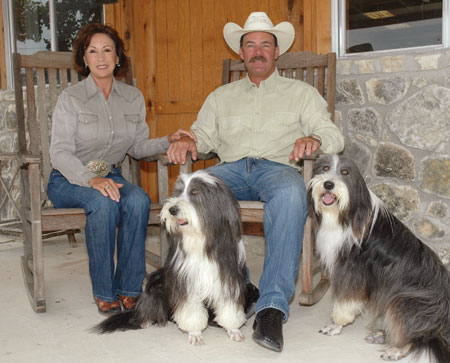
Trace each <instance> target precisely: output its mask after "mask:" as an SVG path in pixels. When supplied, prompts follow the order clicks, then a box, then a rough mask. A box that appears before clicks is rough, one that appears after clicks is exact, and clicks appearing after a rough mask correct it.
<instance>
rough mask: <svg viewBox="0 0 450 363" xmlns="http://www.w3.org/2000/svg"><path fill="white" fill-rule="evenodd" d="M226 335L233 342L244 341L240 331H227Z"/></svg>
mask: <svg viewBox="0 0 450 363" xmlns="http://www.w3.org/2000/svg"><path fill="white" fill-rule="evenodd" d="M227 333H228V336H229V337H230V339H231V340H232V341H233V342H242V341H243V340H244V339H245V337H244V334H242V333H241V331H240V329H228V330H227Z"/></svg>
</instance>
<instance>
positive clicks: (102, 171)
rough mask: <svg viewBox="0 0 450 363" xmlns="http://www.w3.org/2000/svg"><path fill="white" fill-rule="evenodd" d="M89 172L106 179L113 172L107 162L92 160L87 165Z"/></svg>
mask: <svg viewBox="0 0 450 363" xmlns="http://www.w3.org/2000/svg"><path fill="white" fill-rule="evenodd" d="M86 167H87V168H88V170H89V171H90V172H92V173H94V174H97V175H98V176H101V177H105V176H107V175H108V174H109V173H110V171H111V164H110V163H108V162H106V161H105V160H91V161H89V162H88V163H87V164H86Z"/></svg>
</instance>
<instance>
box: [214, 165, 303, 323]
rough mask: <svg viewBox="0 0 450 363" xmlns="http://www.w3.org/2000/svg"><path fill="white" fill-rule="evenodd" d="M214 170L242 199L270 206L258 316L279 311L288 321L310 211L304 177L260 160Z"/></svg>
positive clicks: (220, 166)
mask: <svg viewBox="0 0 450 363" xmlns="http://www.w3.org/2000/svg"><path fill="white" fill-rule="evenodd" d="M208 171H210V172H211V173H213V174H214V175H216V176H218V177H220V178H222V179H223V180H224V181H225V182H226V183H227V184H228V186H229V187H230V188H231V190H232V191H233V194H234V195H235V197H236V198H237V199H238V200H253V201H255V200H256V201H262V202H264V203H265V206H264V234H265V240H266V253H265V257H264V270H263V274H262V276H261V279H260V280H259V290H260V298H259V300H258V302H257V303H256V312H257V313H258V312H259V311H261V310H263V309H265V308H275V309H278V310H281V311H282V312H283V313H284V314H285V320H286V319H287V316H288V314H289V300H290V299H291V298H292V296H293V294H294V290H295V279H296V277H297V273H298V266H299V256H300V251H301V246H302V242H303V230H304V224H305V221H306V217H307V213H308V208H307V201H306V190H305V183H304V181H303V178H302V176H301V175H300V174H299V173H298V171H297V170H296V169H295V168H293V167H290V166H288V165H284V164H280V163H276V162H273V161H269V160H264V159H254V158H247V159H241V160H238V161H235V162H232V163H224V164H220V165H216V166H213V167H210V168H208Z"/></svg>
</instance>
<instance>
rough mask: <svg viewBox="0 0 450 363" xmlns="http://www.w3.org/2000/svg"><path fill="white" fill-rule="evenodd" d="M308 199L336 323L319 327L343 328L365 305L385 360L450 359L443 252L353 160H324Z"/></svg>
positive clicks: (372, 338)
mask: <svg viewBox="0 0 450 363" xmlns="http://www.w3.org/2000/svg"><path fill="white" fill-rule="evenodd" d="M308 198H309V205H310V212H309V214H310V217H311V219H312V221H313V224H315V226H316V231H317V235H316V245H317V250H318V253H319V256H320V259H321V262H322V263H323V265H324V266H325V267H326V270H327V272H328V274H329V277H330V280H331V286H332V293H333V310H332V315H331V318H332V321H333V325H330V326H327V327H325V328H324V329H322V330H321V332H322V333H324V334H327V335H335V334H339V333H340V332H341V330H342V327H343V326H345V325H347V324H350V323H352V322H353V321H354V319H355V318H356V316H358V315H359V314H360V313H362V312H363V311H367V312H368V313H369V314H371V316H372V317H373V318H374V323H373V325H372V328H373V329H374V331H373V333H372V334H370V335H369V336H368V337H367V338H366V340H368V341H369V342H370V343H386V344H387V345H388V347H387V349H386V350H385V352H384V354H383V355H382V357H383V358H384V359H386V360H397V359H400V358H402V357H404V356H406V355H408V354H409V353H410V352H414V353H416V354H418V353H422V352H424V351H425V352H427V353H431V355H430V354H429V355H430V356H431V357H433V356H434V359H435V360H436V361H437V362H440V363H448V362H450V275H449V272H448V271H447V270H446V268H445V266H444V265H443V264H442V262H441V261H440V260H439V257H438V256H437V255H436V254H435V253H434V252H433V251H432V250H431V249H430V248H429V247H428V246H426V245H425V244H424V243H422V242H421V241H420V240H419V239H418V238H417V237H415V236H414V234H413V233H412V232H411V231H410V230H409V229H408V228H407V227H406V226H405V225H404V224H402V223H401V222H400V221H399V220H398V219H397V218H396V217H395V216H394V215H393V214H392V213H390V212H389V211H388V210H387V209H386V208H385V207H384V205H383V203H382V202H381V201H380V199H378V198H377V197H376V196H375V195H374V194H373V193H372V192H371V191H370V190H369V189H368V188H367V186H366V184H365V182H364V179H363V177H362V176H361V174H360V172H359V170H358V168H357V166H356V165H355V164H354V163H353V161H351V160H350V159H348V158H344V157H338V156H337V155H324V156H322V157H321V158H319V160H317V162H316V163H315V165H314V170H313V178H312V180H311V182H310V184H309V188H308ZM377 324H378V326H377ZM375 328H379V330H375Z"/></svg>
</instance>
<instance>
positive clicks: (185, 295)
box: [95, 170, 246, 345]
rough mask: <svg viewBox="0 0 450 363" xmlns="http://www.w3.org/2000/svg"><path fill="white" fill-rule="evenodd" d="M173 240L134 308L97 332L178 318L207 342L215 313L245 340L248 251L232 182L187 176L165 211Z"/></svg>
mask: <svg viewBox="0 0 450 363" xmlns="http://www.w3.org/2000/svg"><path fill="white" fill-rule="evenodd" d="M161 222H162V223H163V225H164V226H165V228H166V231H167V235H168V239H169V252H168V256H167V262H166V264H165V265H164V267H163V268H161V269H160V270H157V271H155V272H154V273H152V274H151V275H150V277H149V279H148V282H147V284H146V287H145V291H144V292H143V293H142V294H141V295H140V296H139V298H138V300H137V302H136V306H135V308H134V309H133V310H131V311H129V312H123V313H119V314H116V315H113V316H111V317H109V318H108V319H106V320H105V321H103V322H102V323H100V324H99V325H97V326H96V327H95V330H96V331H97V332H100V333H107V332H108V333H109V332H113V331H115V330H127V329H139V328H144V327H147V326H150V325H159V326H162V325H165V324H166V323H167V321H168V320H173V321H175V323H176V324H177V325H178V327H179V328H180V329H181V330H183V331H186V332H188V333H189V342H190V343H191V344H194V345H199V344H203V339H202V331H203V330H204V329H205V328H206V327H207V326H208V319H209V316H210V314H209V312H210V313H211V314H213V315H214V316H215V318H214V320H215V322H216V323H217V324H218V325H220V326H221V327H223V328H224V329H225V330H226V331H227V333H228V336H229V337H230V339H232V340H234V341H241V340H243V339H244V336H243V335H242V333H241V331H240V327H241V326H242V325H243V324H244V323H245V321H246V316H245V313H244V303H245V291H246V283H245V249H244V244H243V242H242V239H241V236H242V225H241V221H240V214H239V204H238V202H237V201H236V199H235V198H234V196H233V194H232V192H231V190H230V189H229V188H228V186H227V185H226V184H225V183H224V182H223V181H222V180H221V179H219V178H217V177H215V176H213V175H212V174H210V173H208V172H206V171H203V170H200V171H197V172H195V173H192V174H181V175H180V176H179V177H178V179H177V181H176V183H175V188H174V192H173V197H172V198H169V199H168V200H167V201H166V202H165V203H164V206H163V208H162V211H161Z"/></svg>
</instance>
